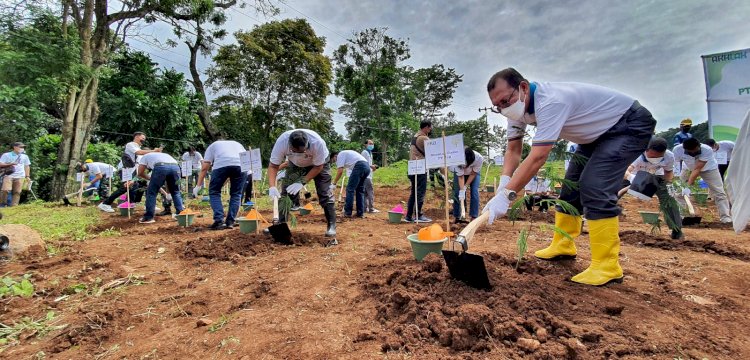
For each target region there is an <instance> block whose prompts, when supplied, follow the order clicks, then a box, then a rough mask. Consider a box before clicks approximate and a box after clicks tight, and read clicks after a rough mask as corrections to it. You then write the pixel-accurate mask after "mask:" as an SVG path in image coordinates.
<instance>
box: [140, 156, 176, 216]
mask: <svg viewBox="0 0 750 360" xmlns="http://www.w3.org/2000/svg"><path fill="white" fill-rule="evenodd" d="M146 170H151V173H150V174H147V173H146ZM138 177H139V178H141V179H145V180H148V188H147V190H146V212H145V213H144V214H143V218H141V220H140V221H138V222H139V223H141V224H151V223H153V222H155V220H154V213H155V212H156V196H157V195H159V189H161V187H162V186H164V184H166V185H167V192H168V193H169V196H167V197H166V198H167V200H170V198H171V200H173V201H174V207H175V210H177V214H179V213H180V212H182V210H184V207H183V206H182V195H181V194H180V187H179V185H178V183H179V181H180V166H179V165H178V164H177V160H175V159H174V158H173V157H171V156H169V155H168V154H164V153H161V152H151V153H148V154H146V155H143V157H141V158H140V159H139V160H138Z"/></svg>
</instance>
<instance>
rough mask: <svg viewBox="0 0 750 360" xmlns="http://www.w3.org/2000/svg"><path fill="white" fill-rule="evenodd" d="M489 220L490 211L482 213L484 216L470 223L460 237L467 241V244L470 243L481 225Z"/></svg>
mask: <svg viewBox="0 0 750 360" xmlns="http://www.w3.org/2000/svg"><path fill="white" fill-rule="evenodd" d="M489 218H490V212H489V211H486V212H484V213H482V215H479V217H478V218H476V219H474V220H472V221H471V222H470V223H469V225H466V227H465V228H464V229H463V230H461V232H460V233H459V234H458V236H459V237H462V238H464V239H466V242H467V243H468V242H469V240H471V238H472V237H474V232H475V231H477V228H479V226H480V225H483V224H484V223H486V222H487V220H488V219H489Z"/></svg>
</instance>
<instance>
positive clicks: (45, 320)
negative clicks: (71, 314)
mask: <svg viewBox="0 0 750 360" xmlns="http://www.w3.org/2000/svg"><path fill="white" fill-rule="evenodd" d="M66 326H68V325H67V324H65V325H57V319H56V315H55V312H54V311H48V312H47V314H46V316H44V317H42V318H39V319H33V318H31V317H24V318H23V319H21V321H18V322H15V323H13V324H3V323H0V346H8V345H14V344H17V343H18V341H19V338H20V337H21V336H22V335H27V336H36V337H44V336H45V335H47V334H48V333H49V332H51V331H54V330H59V329H62V328H65V327H66ZM3 350H5V348H4V347H0V353H2V352H3Z"/></svg>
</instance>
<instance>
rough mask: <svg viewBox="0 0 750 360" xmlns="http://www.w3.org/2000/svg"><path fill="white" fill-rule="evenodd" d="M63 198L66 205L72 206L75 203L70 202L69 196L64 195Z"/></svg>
mask: <svg viewBox="0 0 750 360" xmlns="http://www.w3.org/2000/svg"><path fill="white" fill-rule="evenodd" d="M62 200H63V204H65V206H71V205H73V204H71V203H70V200H68V198H67V197H66V196H63V199H62Z"/></svg>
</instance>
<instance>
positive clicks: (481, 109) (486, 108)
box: [477, 107, 490, 160]
mask: <svg viewBox="0 0 750 360" xmlns="http://www.w3.org/2000/svg"><path fill="white" fill-rule="evenodd" d="M477 110H479V112H482V111H484V121H486V122H487V130H489V128H490V121H489V118H488V117H487V111H489V110H490V108H488V107H483V108H479V109H477ZM489 158H490V143H489V141H488V142H487V160H489Z"/></svg>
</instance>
